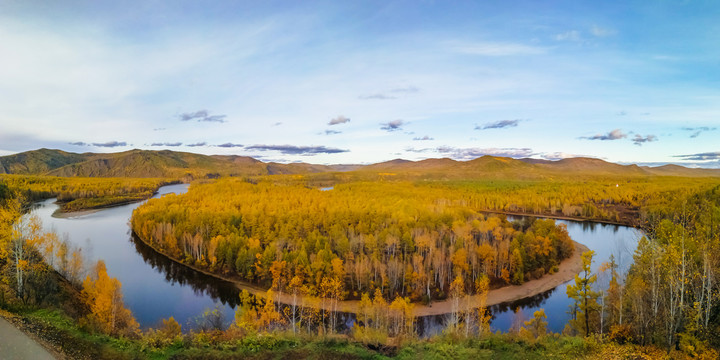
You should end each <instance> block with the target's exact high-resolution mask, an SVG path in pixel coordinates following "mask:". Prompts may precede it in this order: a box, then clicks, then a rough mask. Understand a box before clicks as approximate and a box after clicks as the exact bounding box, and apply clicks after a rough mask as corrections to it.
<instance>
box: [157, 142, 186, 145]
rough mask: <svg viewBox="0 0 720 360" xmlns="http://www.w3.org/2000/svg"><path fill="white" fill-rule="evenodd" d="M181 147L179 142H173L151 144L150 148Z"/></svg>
mask: <svg viewBox="0 0 720 360" xmlns="http://www.w3.org/2000/svg"><path fill="white" fill-rule="evenodd" d="M180 145H182V143H181V142H174V143H152V144H150V146H180Z"/></svg>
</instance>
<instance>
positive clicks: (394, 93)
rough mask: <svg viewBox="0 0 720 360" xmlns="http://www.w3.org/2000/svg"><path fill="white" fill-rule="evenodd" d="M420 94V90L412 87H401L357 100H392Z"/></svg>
mask: <svg viewBox="0 0 720 360" xmlns="http://www.w3.org/2000/svg"><path fill="white" fill-rule="evenodd" d="M418 92H420V88H418V87H417V86H414V85H409V86H401V87H396V88H392V89H390V90H384V91H379V92H376V93H372V94H367V95H360V96H358V99H361V100H394V99H398V98H400V97H406V96H410V95H412V94H415V93H418Z"/></svg>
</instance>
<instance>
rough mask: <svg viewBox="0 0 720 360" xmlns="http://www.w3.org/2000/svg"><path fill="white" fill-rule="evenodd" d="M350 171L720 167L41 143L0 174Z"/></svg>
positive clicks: (649, 172) (534, 173) (581, 172)
mask: <svg viewBox="0 0 720 360" xmlns="http://www.w3.org/2000/svg"><path fill="white" fill-rule="evenodd" d="M346 171H357V172H358V173H365V174H377V173H393V174H395V173H397V174H403V175H406V176H410V177H423V178H424V177H429V178H455V179H459V178H517V179H546V178H554V177H559V176H686V177H705V176H720V170H719V169H691V168H686V167H682V166H678V165H665V166H659V167H648V166H638V165H634V164H633V165H620V164H615V163H611V162H607V161H604V160H600V159H593V158H582V157H578V158H569V159H562V160H557V161H550V160H541V159H527V158H526V159H513V158H506V157H494V156H489V155H486V156H482V157H479V158H476V159H473V160H469V161H456V160H452V159H449V158H441V159H425V160H420V161H410V160H403V159H395V160H390V161H386V162H381V163H377V164H371V165H315V164H308V163H290V164H281V163H274V162H270V163H265V162H262V161H259V160H257V159H254V158H252V157H248V156H237V155H210V156H209V155H201V154H194V153H187V152H177V151H170V150H161V151H152V150H130V151H125V152H119V153H107V154H99V153H83V154H76V153H70V152H65V151H61V150H51V149H39V150H32V151H27V152H23V153H18V154H14V155H8V156H2V157H0V174H22V175H51V176H62V177H71V176H83V177H139V178H150V177H153V178H188V177H190V178H213V177H218V176H259V175H276V174H313V173H325V172H346Z"/></svg>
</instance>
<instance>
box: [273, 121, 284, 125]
mask: <svg viewBox="0 0 720 360" xmlns="http://www.w3.org/2000/svg"><path fill="white" fill-rule="evenodd" d="M282 124H283V123H282V122H280V121H278V122H276V123H274V124H272V126H280V125H282Z"/></svg>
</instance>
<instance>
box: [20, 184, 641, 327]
mask: <svg viewBox="0 0 720 360" xmlns="http://www.w3.org/2000/svg"><path fill="white" fill-rule="evenodd" d="M186 190H187V185H171V186H166V187H163V188H161V189H160V192H159V194H158V195H159V196H161V195H162V194H164V193H168V192H177V193H182V192H185V191H186ZM137 206H139V204H138V203H136V204H128V205H123V206H118V207H115V208H109V209H104V210H101V211H98V212H95V213H90V214H84V215H79V216H76V217H73V218H65V219H60V218H53V217H52V216H51V215H52V213H53V212H54V211H55V210H56V209H57V205H56V204H54V203H53V200H46V201H42V202H38V203H36V206H35V207H34V208H33V210H32V212H33V213H34V214H37V215H38V216H40V218H41V219H42V220H43V223H44V225H45V227H46V228H47V229H50V228H54V229H55V230H56V231H57V232H58V233H59V234H60V235H63V234H65V233H67V234H68V237H69V239H70V241H71V242H72V243H73V244H74V245H76V246H79V247H82V248H83V249H84V250H83V252H84V253H85V254H87V255H88V257H89V260H90V261H96V260H97V259H103V260H105V262H106V264H107V266H108V271H109V272H110V275H111V276H114V277H117V278H118V279H119V280H120V281H121V282H122V284H123V287H122V289H123V294H124V298H125V304H126V305H127V306H128V307H129V308H130V309H131V310H132V312H133V313H134V314H135V316H136V318H137V319H138V321H139V322H140V324H141V325H142V326H154V325H156V324H157V323H158V322H159V320H160V319H162V318H168V317H170V316H174V317H175V319H176V320H177V321H179V322H180V323H181V324H183V325H184V326H185V324H190V322H191V321H192V319H193V318H195V317H197V316H198V315H200V314H202V312H203V311H204V310H205V309H207V308H213V307H215V306H216V305H218V304H219V305H221V306H220V307H221V309H222V311H223V313H224V314H225V316H226V318H228V319H232V317H233V312H234V311H233V308H234V307H235V306H237V305H238V302H239V300H240V299H239V296H238V295H239V290H238V289H237V288H236V287H235V286H234V284H232V283H230V282H228V281H224V280H220V279H217V278H214V277H211V276H208V275H205V274H203V273H200V272H196V271H194V270H192V269H191V268H189V267H187V266H184V265H182V264H179V263H176V262H174V261H172V260H170V259H168V258H167V257H165V256H163V255H161V254H159V253H157V252H156V251H154V250H153V249H152V248H150V247H149V246H147V245H145V244H144V243H143V242H142V241H140V240H139V239H137V238H136V237H134V236H131V234H130V229H129V225H128V221H129V219H130V216H131V214H132V210H133V209H135V208H136V207H137ZM507 218H508V220H510V221H522V222H524V223H527V224H530V223H531V222H532V218H527V217H519V216H508V217H507ZM556 222H558V223H563V224H566V225H567V228H568V232H569V234H570V236H571V238H572V239H574V240H575V241H577V242H580V243H582V244H584V245H586V246H587V247H589V248H590V249H593V250H595V252H596V256H595V258H594V262H593V271H597V269H598V267H599V266H600V264H601V263H602V262H605V261H607V260H608V258H609V256H610V254H611V253H613V254H615V258H616V260H618V262H619V264H620V265H621V268H627V266H628V265H629V262H630V261H631V259H632V252H633V251H634V249H635V246H636V243H637V239H638V238H639V237H640V233H639V232H637V231H636V230H635V229H633V228H629V227H625V226H618V225H607V224H597V223H592V222H580V221H567V220H557V221H556ZM138 255H139V256H138ZM565 288H566V284H563V285H560V286H558V287H556V288H555V289H553V290H549V291H546V292H543V293H541V294H538V295H535V296H532V297H529V298H525V299H521V300H518V301H514V302H510V303H504V304H498V305H495V306H492V307H491V308H490V311H491V313H492V315H493V317H492V321H491V328H492V329H493V330H501V331H507V330H508V329H509V328H510V327H511V325H512V322H513V317H514V314H513V310H514V309H515V308H518V307H519V308H520V311H521V314H522V315H521V316H522V317H524V318H525V319H528V318H531V317H532V314H533V312H534V311H536V310H538V309H539V308H543V309H545V312H546V314H547V316H548V319H547V321H548V323H549V325H548V328H549V330H551V331H554V332H559V331H562V329H563V327H564V326H565V324H566V322H567V320H568V319H569V315H568V314H567V310H568V305H569V304H570V299H568V298H567V295H566V293H565ZM339 316H340V320H339V321H338V323H339V324H341V325H340V326H339V328H338V330H340V331H345V332H347V331H349V330H350V329H351V328H352V326H353V324H354V323H355V316H354V315H353V314H347V313H344V314H339ZM447 318H448V317H447V316H446V315H439V316H425V317H420V318H418V319H417V322H416V324H417V325H416V329H417V333H418V334H420V335H421V336H422V335H430V334H435V333H438V332H440V331H442V330H443V329H444V328H445V324H446V323H447ZM184 329H187V327H184Z"/></svg>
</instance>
